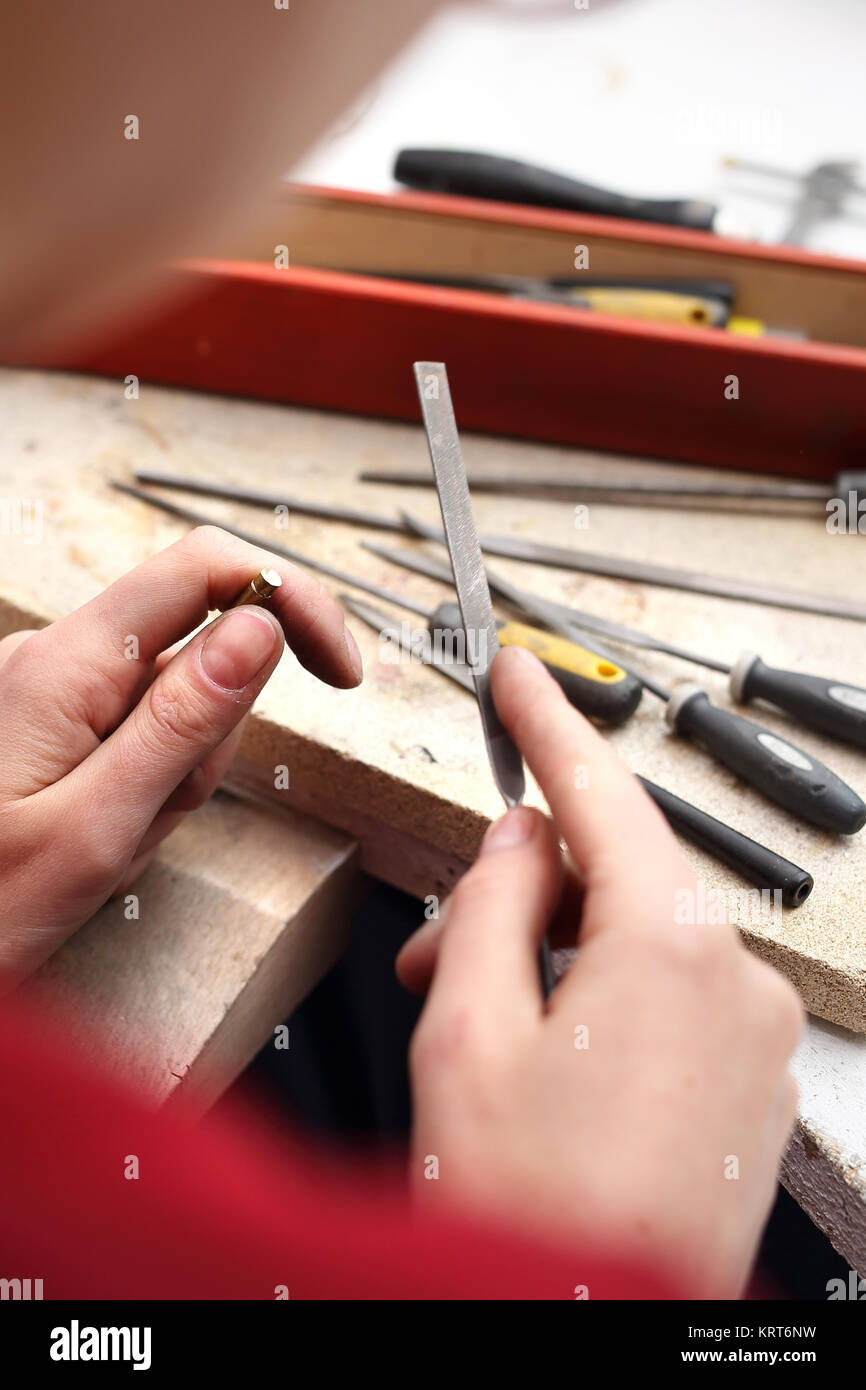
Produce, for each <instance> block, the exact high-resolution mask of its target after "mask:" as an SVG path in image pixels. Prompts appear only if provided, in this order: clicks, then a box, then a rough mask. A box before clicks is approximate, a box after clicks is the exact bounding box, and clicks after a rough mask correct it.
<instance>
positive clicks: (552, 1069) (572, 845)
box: [398, 647, 802, 1298]
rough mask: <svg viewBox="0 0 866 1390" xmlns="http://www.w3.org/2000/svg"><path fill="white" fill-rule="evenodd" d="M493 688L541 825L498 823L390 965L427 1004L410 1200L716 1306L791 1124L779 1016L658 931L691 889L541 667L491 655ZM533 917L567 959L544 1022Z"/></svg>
mask: <svg viewBox="0 0 866 1390" xmlns="http://www.w3.org/2000/svg"><path fill="white" fill-rule="evenodd" d="M492 680H493V692H494V697H495V700H496V705H497V709H498V711H499V714H500V716H501V718H502V720H503V722H504V724H505V725H506V727H507V728H508V730H509V732H510V733H511V735H512V737H513V738H514V739H515V741H516V742H517V744H518V746H519V747H520V748H521V750H522V752H523V754H524V756H525V758H526V760H527V762H528V764H529V766H530V768H531V770H532V772H533V773H534V775H535V777H536V779H537V781H538V783H539V785H540V787H541V789H542V791H543V792H544V795H545V797H546V799H547V802H548V804H549V806H550V808H551V812H552V815H553V825H551V823H550V821H549V820H548V819H547V818H546V817H545V816H543V815H542V814H541V813H540V812H538V811H535V810H531V809H529V808H527V807H518V808H516V809H514V810H511V811H509V812H508V813H507V814H506V815H505V816H503V817H502V819H501V820H499V821H497V822H496V823H495V824H494V825H493V826H492V827H491V828H490V829H489V830H488V832H487V835H486V837H485V840H484V843H483V845H482V848H481V852H480V855H479V858H478V859H477V861H476V863H475V864H474V865H473V866H472V868H471V869H470V870H469V871H468V872H467V873H466V875H465V876H464V877H463V878H462V879H461V880H460V882H459V883H458V885H457V887H456V889H455V890H454V892H453V894H452V895H451V898H450V900H449V901H448V903H447V904H446V907H445V909H444V912H443V916H442V920H441V921H439V922H435V921H434V922H430V923H427V924H425V926H424V927H422V928H421V930H420V931H419V932H418V933H416V935H415V936H414V937H412V938H411V939H410V941H409V942H407V944H406V946H405V947H404V949H403V951H402V953H401V955H400V957H399V960H398V973H399V974H400V977H401V979H402V980H403V982H404V984H406V985H407V986H408V987H410V988H414V989H416V990H423V989H425V988H427V987H428V986H429V992H428V996H427V1001H426V1005H425V1008H424V1011H423V1014H422V1016H421V1019H420V1022H419V1024H418V1027H417V1029H416V1032H415V1035H414V1038H413V1041H412V1047H411V1056H410V1062H411V1073H412V1088H413V1097H414V1134H413V1160H412V1161H413V1170H414V1177H415V1180H416V1188H417V1190H418V1192H419V1196H420V1198H422V1199H423V1200H424V1201H425V1202H426V1203H427V1204H428V1205H431V1204H435V1203H436V1202H437V1201H441V1202H446V1201H453V1202H457V1203H462V1204H469V1205H471V1206H473V1207H474V1208H476V1209H481V1210H484V1211H487V1212H490V1213H491V1214H493V1215H494V1216H495V1217H497V1218H498V1219H500V1220H504V1221H508V1222H510V1223H511V1224H512V1225H523V1226H529V1227H531V1228H532V1229H533V1230H534V1231H535V1232H536V1233H540V1234H542V1235H545V1236H547V1237H548V1238H549V1239H550V1240H552V1241H555V1242H558V1243H566V1244H567V1245H568V1246H569V1247H570V1248H572V1249H576V1250H578V1251H579V1250H580V1248H581V1246H583V1247H586V1246H587V1245H591V1244H593V1243H597V1244H602V1245H604V1246H606V1247H611V1246H613V1248H615V1249H616V1250H617V1252H619V1253H622V1254H625V1255H627V1256H628V1255H630V1256H632V1257H633V1258H635V1259H639V1260H642V1261H645V1262H648V1263H651V1264H653V1265H656V1266H659V1265H661V1266H662V1267H663V1268H665V1269H666V1270H667V1271H668V1272H670V1273H671V1274H672V1275H673V1276H674V1277H675V1279H676V1280H677V1282H678V1284H679V1286H680V1287H682V1288H683V1289H684V1290H685V1291H686V1292H687V1294H688V1295H689V1296H691V1297H694V1298H701V1297H722V1298H731V1297H736V1296H737V1295H738V1294H739V1293H740V1292H741V1290H742V1287H743V1284H744V1281H745V1279H746V1277H747V1275H748V1272H749V1268H750V1265H751V1262H752V1260H753V1257H754V1254H755V1250H756V1247H757V1243H758V1240H759V1237H760V1233H761V1230H762V1227H763V1224H764V1222H765V1220H766V1217H767V1214H768V1211H769V1208H770V1205H771V1202H772V1200H773V1195H774V1191H775V1183H776V1177H777V1172H778V1167H779V1161H780V1157H781V1155H782V1152H783V1150H784V1147H785V1143H786V1140H787V1137H788V1135H789V1132H790V1129H791V1126H792V1124H793V1120H794V1115H795V1106H796V1090H795V1087H794V1082H793V1079H792V1077H791V1075H790V1073H789V1072H788V1070H787V1061H788V1057H789V1055H790V1053H791V1051H792V1049H793V1047H794V1045H795V1043H796V1040H797V1037H798V1034H799V1032H800V1028H801V1026H802V1009H801V1006H800V1003H799V999H798V997H797V995H796V993H795V991H794V989H793V988H792V987H791V986H790V985H789V984H788V983H787V981H785V980H784V979H783V978H782V976H781V975H779V974H778V973H777V972H776V971H775V970H773V969H772V968H771V967H770V966H768V965H765V964H764V963H763V962H761V961H760V960H758V959H757V958H756V957H755V956H753V955H751V954H750V953H749V952H747V951H746V950H745V948H744V947H743V946H742V945H741V943H740V940H739V937H738V934H737V932H736V931H735V929H734V928H733V927H730V926H726V925H725V926H719V925H702V924H698V925H691V926H683V925H682V924H680V923H678V922H676V921H675V920H674V905H675V894H676V893H677V892H678V890H682V889H690V888H691V889H692V890H694V888H695V887H696V880H695V877H694V875H693V874H692V872H691V870H690V869H689V867H688V865H687V864H686V862H685V860H684V859H683V858H682V856H681V854H680V852H679V849H678V847H677V844H676V841H675V840H674V837H673V835H672V833H671V831H670V830H669V828H668V826H667V825H666V823H665V821H664V820H663V818H662V816H661V814H660V813H659V812H658V811H657V809H656V807H655V806H654V805H653V803H652V802H651V801H650V799H649V797H648V796H647V795H646V794H645V792H644V791H643V789H642V788H641V786H640V784H639V783H638V782H637V781H636V779H635V778H633V777H632V776H631V775H630V773H629V772H628V770H627V769H626V768H625V766H624V765H623V764H622V762H621V761H620V759H619V758H618V757H617V755H616V754H615V753H614V751H613V750H612V748H611V747H610V746H609V745H608V744H607V743H605V741H604V740H603V739H602V738H601V737H600V736H599V735H598V734H597V733H596V731H595V730H594V729H593V728H592V726H591V725H590V724H589V723H588V722H587V721H586V720H585V719H583V718H582V716H581V715H579V714H578V713H577V712H576V711H575V710H574V709H573V708H572V707H571V706H570V705H569V704H568V703H567V702H566V700H565V698H564V696H563V695H562V692H561V691H560V689H559V687H558V686H557V685H556V684H555V682H554V681H553V680H552V679H551V678H550V677H549V676H548V675H547V673H546V672H545V670H544V668H543V667H542V666H541V665H540V663H538V662H537V661H536V660H535V658H533V657H532V656H531V655H530V654H529V653H524V652H522V651H521V650H520V649H519V648H513V647H511V648H506V649H504V650H503V651H502V652H500V653H499V655H498V656H497V657H496V660H495V662H494V664H493V671H492ZM577 769H580V770H581V777H580V778H579V779H576V777H575V773H576V770H577ZM576 781H577V782H578V783H579V784H580V787H581V789H580V790H577V789H576V788H575V783H576ZM554 827H555V828H556V830H557V831H558V832H559V833H560V834H561V836H562V837H563V839H564V840H565V843H566V844H567V846H568V849H569V851H570V853H571V856H572V859H573V861H574V866H576V873H575V871H574V868H569V869H564V867H563V864H562V859H561V855H560V852H559V847H558V843H557V836H556V833H555V830H554ZM581 899H582V911H581ZM693 901H694V899H693ZM552 918H554V919H555V925H556V927H557V928H558V931H559V933H560V936H561V932H562V928H563V925H564V924H565V923H567V922H569V921H570V944H575V942H576V940H577V938H578V932H579V945H580V950H579V952H578V955H577V958H576V960H575V961H574V963H573V965H572V966H571V968H570V970H569V971H568V972H567V974H566V975H565V976H564V977H563V978H562V979H561V980H560V981H559V983H558V985H557V987H556V989H555V990H554V992H553V994H552V995H551V997H550V999H549V1001H548V1003H547V1005H546V1006H545V1004H544V1001H543V999H542V994H541V988H540V983H539V973H538V963H537V952H538V947H539V944H540V941H541V938H542V936H543V934H544V931H545V929H546V928H547V927H548V924H549V923H550V921H551V919H552ZM434 1159H435V1160H436V1162H435V1163H434V1162H433V1160H434ZM437 1166H438V1180H431V1178H430V1176H429V1175H430V1174H431V1173H432V1172H435V1171H436V1169H437ZM590 1296H591V1290H590Z"/></svg>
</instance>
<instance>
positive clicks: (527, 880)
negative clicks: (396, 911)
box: [397, 806, 563, 1020]
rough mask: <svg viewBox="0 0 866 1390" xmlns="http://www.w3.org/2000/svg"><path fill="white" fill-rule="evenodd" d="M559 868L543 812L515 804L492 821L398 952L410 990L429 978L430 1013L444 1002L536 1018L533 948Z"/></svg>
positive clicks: (554, 895) (555, 894)
mask: <svg viewBox="0 0 866 1390" xmlns="http://www.w3.org/2000/svg"><path fill="white" fill-rule="evenodd" d="M562 872H563V870H562V861H561V858H560V854H559V845H558V841H557V838H556V835H555V833H554V830H553V827H552V825H551V823H550V821H549V820H548V818H547V817H546V816H545V815H543V814H542V812H541V811H535V810H532V809H530V808H529V807H528V806H518V807H515V808H514V809H513V810H511V811H508V812H506V814H505V815H504V816H502V817H501V819H500V820H498V821H495V822H494V823H493V825H491V826H490V828H489V829H488V831H487V834H486V835H485V837H484V839H483V841H482V844H481V850H480V852H479V855H478V858H477V859H476V861H475V863H474V864H473V866H472V868H471V869H469V870H468V872H467V873H466V874H464V876H463V878H462V879H461V880H460V882H459V883H458V885H457V887H456V888H455V890H454V892H453V893H452V894H451V897H450V898H449V899H448V902H447V903H446V905H445V912H444V916H443V918H442V920H441V921H440V922H438V923H436V922H428V923H425V925H424V926H423V927H422V928H421V929H420V931H418V932H416V933H415V936H414V937H412V938H411V939H410V940H409V941H408V942H407V943H406V945H405V946H404V948H403V950H402V951H401V953H400V957H399V959H398V964H397V972H398V975H399V976H400V979H401V980H402V981H403V982H404V983H405V984H406V985H407V987H408V988H414V989H416V990H417V989H423V988H424V984H425V983H426V982H427V981H428V980H429V978H430V976H431V975H432V986H431V990H430V998H429V1000H428V1004H427V1012H429V1011H431V1010H435V1009H437V1008H438V1007H440V1005H442V1004H443V1003H444V1004H446V1005H449V1006H453V1007H455V1008H461V1007H462V1006H463V1005H466V1006H468V1007H471V1008H472V1009H473V1010H478V1011H480V1012H482V1013H487V1014H488V1015H490V1016H491V1017H492V1016H493V1015H496V1016H499V1015H505V1016H510V1017H511V1018H512V1020H513V1018H514V1014H515V1012H516V1011H523V1012H528V1013H530V1014H536V1015H537V1013H538V1012H539V1010H540V1007H541V1003H542V994H541V984H540V980H539V974H538V959H537V956H538V948H539V946H540V944H541V939H542V937H543V935H544V932H545V929H546V927H547V923H548V921H549V919H550V917H551V914H552V913H553V911H554V908H555V907H556V904H557V901H558V899H559V895H560V891H561V887H562ZM437 928H438V930H437Z"/></svg>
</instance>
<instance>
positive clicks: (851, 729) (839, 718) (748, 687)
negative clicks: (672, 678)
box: [561, 604, 866, 748]
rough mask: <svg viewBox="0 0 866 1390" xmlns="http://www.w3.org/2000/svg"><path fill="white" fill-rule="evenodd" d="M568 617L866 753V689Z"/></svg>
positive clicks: (750, 656) (566, 611)
mask: <svg viewBox="0 0 866 1390" xmlns="http://www.w3.org/2000/svg"><path fill="white" fill-rule="evenodd" d="M561 611H562V614H563V617H564V618H567V617H568V615H571V616H572V617H573V618H574V621H575V622H577V623H579V624H580V626H581V627H582V628H585V629H586V630H587V631H589V632H597V633H601V634H602V635H603V636H607V637H610V638H611V639H612V640H613V641H615V642H623V643H625V645H626V646H632V647H644V648H646V649H648V650H649V651H657V652H667V653H668V655H670V656H675V657H678V658H679V660H681V661H689V662H691V663H693V664H694V665H696V666H706V667H708V668H709V669H710V670H711V671H721V672H722V673H723V674H725V675H727V676H728V677H729V681H728V689H729V690H730V693H731V699H732V700H735V701H736V703H737V704H738V705H746V704H749V702H750V701H752V700H766V701H768V703H769V704H771V705H775V706H776V707H777V708H778V709H781V710H784V711H785V713H786V714H790V715H791V716H792V717H793V718H794V719H798V720H799V721H800V723H801V724H805V725H806V726H807V727H808V728H811V729H817V730H818V731H819V732H820V733H822V734H827V735H829V736H830V737H831V738H836V739H841V740H842V741H843V742H845V743H853V744H854V745H855V747H857V748H866V689H863V687H862V686H858V685H848V684H846V683H845V682H843V681H840V680H836V679H834V678H833V677H832V676H810V675H807V674H806V673H805V672H800V671H788V670H785V669H784V668H780V667H776V666H767V665H766V663H765V662H764V661H763V659H762V658H761V657H760V656H758V655H757V654H756V653H755V652H741V654H740V656H739V657H738V658H737V660H736V661H735V662H734V664H733V666H730V665H728V663H727V662H724V661H718V660H716V659H715V658H714V657H711V656H700V655H699V654H698V653H697V652H693V651H689V650H687V649H686V648H685V647H678V646H676V645H675V644H674V643H673V642H666V641H664V639H663V638H661V637H652V636H650V635H649V633H645V632H638V631H637V629H636V628H630V627H626V626H625V625H624V624H623V623H616V622H612V621H611V620H610V619H608V618H599V617H597V616H596V615H595V614H591V613H585V612H584V611H583V610H582V609H580V608H574V607H569V606H566V605H564V604H563V605H561Z"/></svg>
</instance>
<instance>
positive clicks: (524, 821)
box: [479, 806, 535, 854]
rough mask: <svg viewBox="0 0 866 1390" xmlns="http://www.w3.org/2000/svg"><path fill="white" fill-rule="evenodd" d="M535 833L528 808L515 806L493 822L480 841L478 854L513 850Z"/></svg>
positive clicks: (533, 822) (533, 817) (531, 814)
mask: <svg viewBox="0 0 866 1390" xmlns="http://www.w3.org/2000/svg"><path fill="white" fill-rule="evenodd" d="M534 832H535V816H534V815H533V813H532V812H531V811H530V809H529V807H528V806H515V807H514V808H513V809H512V810H511V811H506V812H505V815H504V816H502V817H501V818H500V819H499V820H496V821H494V822H493V824H492V825H491V826H490V829H489V830H488V831H487V833H486V835H485V836H484V839H483V840H482V841H481V849H480V850H479V854H487V853H488V852H489V851H490V850H499V849H515V848H516V846H517V845H522V844H525V843H526V841H527V840H529V839H531V837H532V835H533V834H534Z"/></svg>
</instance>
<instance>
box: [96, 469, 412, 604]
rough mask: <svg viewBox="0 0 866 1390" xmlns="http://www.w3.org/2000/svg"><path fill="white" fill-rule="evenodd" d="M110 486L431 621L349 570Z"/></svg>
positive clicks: (138, 491)
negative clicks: (217, 529)
mask: <svg viewBox="0 0 866 1390" xmlns="http://www.w3.org/2000/svg"><path fill="white" fill-rule="evenodd" d="M111 486H112V487H113V488H114V489H115V490H116V491H117V492H125V493H126V494H127V495H128V496H129V497H136V498H137V499H138V500H139V502H147V504H148V505H149V506H151V507H158V508H159V510H160V511H161V512H168V514H169V516H176V517H179V518H180V519H181V521H188V522H190V523H191V525H193V526H219V527H221V528H222V530H223V531H228V532H229V533H230V534H231V535H232V536H237V538H238V540H241V541H246V542H247V544H248V545H254V546H256V548H257V549H259V550H270V551H272V553H273V554H274V555H282V556H283V558H284V559H285V560H291V561H292V563H293V564H296V565H305V566H306V568H307V569H311V570H316V571H317V572H318V573H319V574H326V575H328V577H329V578H330V579H336V580H338V581H339V583H341V584H351V585H352V586H353V587H354V588H356V589H363V590H364V592H365V593H368V594H373V595H374V596H375V597H376V598H381V599H384V600H385V601H386V602H387V603H397V604H400V606H401V607H403V608H408V609H409V610H410V612H412V613H418V614H419V615H420V616H421V617H422V618H429V617H430V609H429V608H425V607H424V605H423V604H422V603H418V602H416V601H415V600H414V599H409V598H406V597H405V596H404V595H403V594H394V593H391V591H390V590H388V589H383V588H381V587H380V586H379V585H378V584H371V583H369V582H368V581H367V580H366V579H361V578H359V576H358V575H357V574H349V573H348V572H347V571H346V570H341V569H338V568H337V567H336V566H335V565H328V564H326V563H325V561H324V560H315V559H314V558H313V557H312V555H304V554H303V553H302V552H301V551H300V550H290V549H289V548H288V547H287V546H285V545H276V544H275V543H274V542H272V541H266V540H263V539H262V537H261V536H255V535H253V533H252V532H251V531H244V530H243V529H242V528H241V527H240V526H233V525H232V524H231V523H230V522H228V521H220V520H218V519H217V518H216V517H212V516H203V515H202V513H201V512H197V511H194V510H193V509H192V508H191V507H181V506H179V505H178V504H177V503H175V502H168V501H166V499H165V498H163V497H156V496H154V495H153V494H152V493H150V492H145V490H144V489H143V488H140V487H133V485H132V484H131V483H115V482H113V483H112V484H111Z"/></svg>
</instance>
